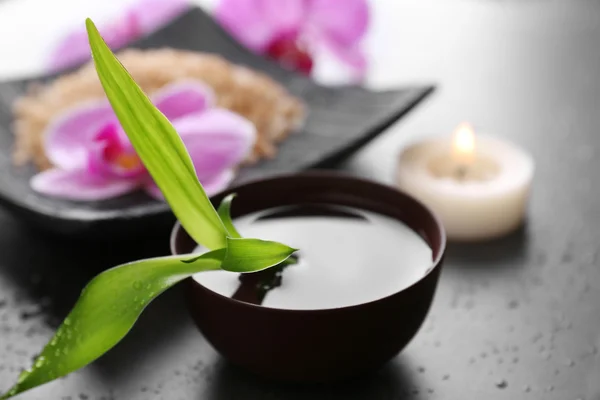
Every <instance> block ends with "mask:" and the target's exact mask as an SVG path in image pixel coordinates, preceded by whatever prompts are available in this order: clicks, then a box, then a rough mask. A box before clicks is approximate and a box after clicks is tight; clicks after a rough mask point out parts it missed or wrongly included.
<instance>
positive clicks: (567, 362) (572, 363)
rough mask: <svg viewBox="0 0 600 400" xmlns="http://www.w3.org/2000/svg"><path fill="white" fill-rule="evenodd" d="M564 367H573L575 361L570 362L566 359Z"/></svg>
mask: <svg viewBox="0 0 600 400" xmlns="http://www.w3.org/2000/svg"><path fill="white" fill-rule="evenodd" d="M565 365H566V366H568V367H573V366H574V365H575V361H573V360H571V359H570V358H567V360H566V361H565Z"/></svg>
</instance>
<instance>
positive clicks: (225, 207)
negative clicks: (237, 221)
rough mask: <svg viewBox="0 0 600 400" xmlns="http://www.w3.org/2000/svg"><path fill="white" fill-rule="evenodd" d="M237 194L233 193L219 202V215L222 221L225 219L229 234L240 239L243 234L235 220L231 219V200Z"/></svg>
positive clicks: (224, 223) (224, 222)
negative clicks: (238, 229)
mask: <svg viewBox="0 0 600 400" xmlns="http://www.w3.org/2000/svg"><path fill="white" fill-rule="evenodd" d="M235 196H236V194H235V193H232V194H230V195H228V196H227V197H225V198H224V199H223V201H221V204H219V209H218V210H217V212H218V213H219V217H220V218H221V221H223V225H225V228H226V229H227V232H229V236H230V237H232V238H237V239H239V238H241V237H242V235H240V234H239V232H238V231H237V229H235V225H233V221H232V220H231V202H232V201H233V199H234V198H235Z"/></svg>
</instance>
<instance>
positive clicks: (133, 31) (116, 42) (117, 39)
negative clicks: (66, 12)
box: [49, 0, 190, 71]
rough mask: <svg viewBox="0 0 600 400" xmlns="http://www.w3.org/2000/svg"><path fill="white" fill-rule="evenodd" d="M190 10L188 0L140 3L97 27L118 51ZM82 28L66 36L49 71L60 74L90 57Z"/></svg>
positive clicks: (150, 0)
mask: <svg viewBox="0 0 600 400" xmlns="http://www.w3.org/2000/svg"><path fill="white" fill-rule="evenodd" d="M189 7H190V2H189V0H139V1H138V2H137V3H135V4H134V5H133V6H131V8H129V9H127V10H125V12H124V13H123V14H122V15H121V16H119V17H118V18H117V19H116V21H112V22H111V23H110V24H107V25H105V26H103V27H101V28H100V31H101V32H102V36H103V37H104V40H105V41H106V43H107V44H108V45H109V47H110V48H111V49H118V48H120V47H123V46H125V45H126V44H128V43H130V42H131V41H133V40H136V39H139V38H141V37H143V36H145V35H147V34H148V33H150V32H152V31H154V30H156V29H157V28H158V27H160V26H162V25H164V24H166V23H168V22H169V21H171V20H172V19H174V18H175V17H177V16H178V15H180V14H182V13H183V12H184V11H185V10H187V9H188V8H189ZM90 54H91V52H90V45H89V42H88V37H87V33H86V31H85V29H84V28H83V27H82V28H81V29H80V30H77V31H75V32H71V33H69V34H68V35H67V36H66V37H65V38H64V39H63V40H61V41H60V43H59V44H58V46H57V47H56V48H55V49H54V50H53V52H52V53H51V54H50V59H49V68H50V70H51V71H59V70H61V69H64V68H68V67H71V66H74V65H78V64H81V63H83V62H85V61H87V60H89V58H90Z"/></svg>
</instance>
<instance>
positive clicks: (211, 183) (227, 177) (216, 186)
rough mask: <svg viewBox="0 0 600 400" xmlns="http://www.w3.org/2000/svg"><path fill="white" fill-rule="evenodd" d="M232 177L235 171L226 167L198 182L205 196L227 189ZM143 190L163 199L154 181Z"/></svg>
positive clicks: (151, 195) (158, 198)
mask: <svg viewBox="0 0 600 400" xmlns="http://www.w3.org/2000/svg"><path fill="white" fill-rule="evenodd" d="M233 178H235V173H234V172H233V170H231V169H228V170H225V171H223V172H221V173H219V174H217V175H215V176H211V177H207V178H204V179H201V181H200V183H201V184H202V186H203V187H204V191H205V192H206V195H207V196H214V195H215V194H217V193H219V192H221V191H222V190H225V189H227V187H228V186H229V184H230V183H231V182H232V181H233ZM144 190H145V191H146V193H148V195H150V197H152V198H155V199H157V200H162V201H164V199H165V196H164V195H163V194H162V192H161V191H160V189H159V187H158V186H156V184H155V183H154V182H149V183H147V184H146V186H145V187H144Z"/></svg>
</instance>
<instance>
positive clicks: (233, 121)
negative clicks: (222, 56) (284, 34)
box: [31, 81, 256, 201]
mask: <svg viewBox="0 0 600 400" xmlns="http://www.w3.org/2000/svg"><path fill="white" fill-rule="evenodd" d="M152 100H153V103H154V105H155V106H156V107H157V108H158V109H159V110H160V111H161V112H162V113H163V114H164V115H165V116H166V117H167V118H168V119H169V120H170V121H171V123H172V124H173V126H174V128H175V130H176V131H177V132H178V133H179V135H180V137H181V139H182V140H183V142H184V144H185V146H186V148H187V150H188V152H189V154H190V157H191V159H192V162H193V164H194V167H195V169H196V174H197V175H198V179H199V180H200V182H201V183H202V186H203V187H204V189H205V191H206V193H207V194H208V195H209V196H210V195H212V194H215V193H216V192H218V191H220V190H222V189H224V188H226V187H227V186H228V185H229V183H230V182H231V180H232V179H233V177H234V169H235V168H236V167H237V166H238V165H239V164H240V163H241V162H242V161H243V160H244V159H245V158H246V157H247V156H248V154H249V152H250V151H251V150H252V147H253V144H254V141H255V139H256V130H255V128H254V125H253V124H252V123H251V122H250V121H248V120H246V119H245V118H243V117H242V116H240V115H238V114H235V113H233V112H231V111H228V110H225V109H221V108H214V107H212V105H213V101H214V96H213V92H212V91H211V90H210V89H209V88H207V87H206V86H204V85H203V84H201V83H199V82H191V81H190V82H179V83H174V84H171V85H169V86H166V87H164V88H163V89H161V90H160V91H159V92H157V93H155V95H154V96H153V97H152ZM44 135H45V136H44V139H45V143H44V144H45V149H46V154H47V156H48V159H49V160H50V162H51V163H52V164H53V165H54V168H53V169H49V170H46V171H42V172H40V173H39V174H37V175H35V176H34V177H33V178H32V179H31V186H32V188H33V189H34V190H35V191H37V192H39V193H42V194H44V195H48V196H54V197H61V198H65V199H70V200H79V201H91V200H103V199H107V198H111V197H116V196H120V195H122V194H125V193H128V192H131V191H134V190H137V189H139V188H144V189H145V190H146V192H147V193H149V194H150V195H152V196H153V197H155V198H162V193H161V192H160V190H159V189H158V187H157V186H156V185H155V184H154V182H153V181H152V178H151V177H150V175H149V174H148V172H147V171H146V169H145V168H144V166H143V164H142V163H141V161H140V159H139V158H138V156H137V155H136V153H135V150H134V149H133V147H132V145H131V143H130V142H129V140H128V138H127V136H126V135H125V133H124V132H123V130H122V129H121V126H120V124H119V122H118V120H117V118H116V116H115V114H114V112H113V110H112V108H111V107H110V104H109V103H108V101H101V102H93V103H90V104H86V105H81V106H79V107H76V108H74V109H70V110H68V111H66V112H65V113H64V114H63V115H61V116H60V117H58V118H57V119H55V120H54V122H53V123H52V124H50V126H49V127H48V128H47V130H46V132H45V133H44Z"/></svg>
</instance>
